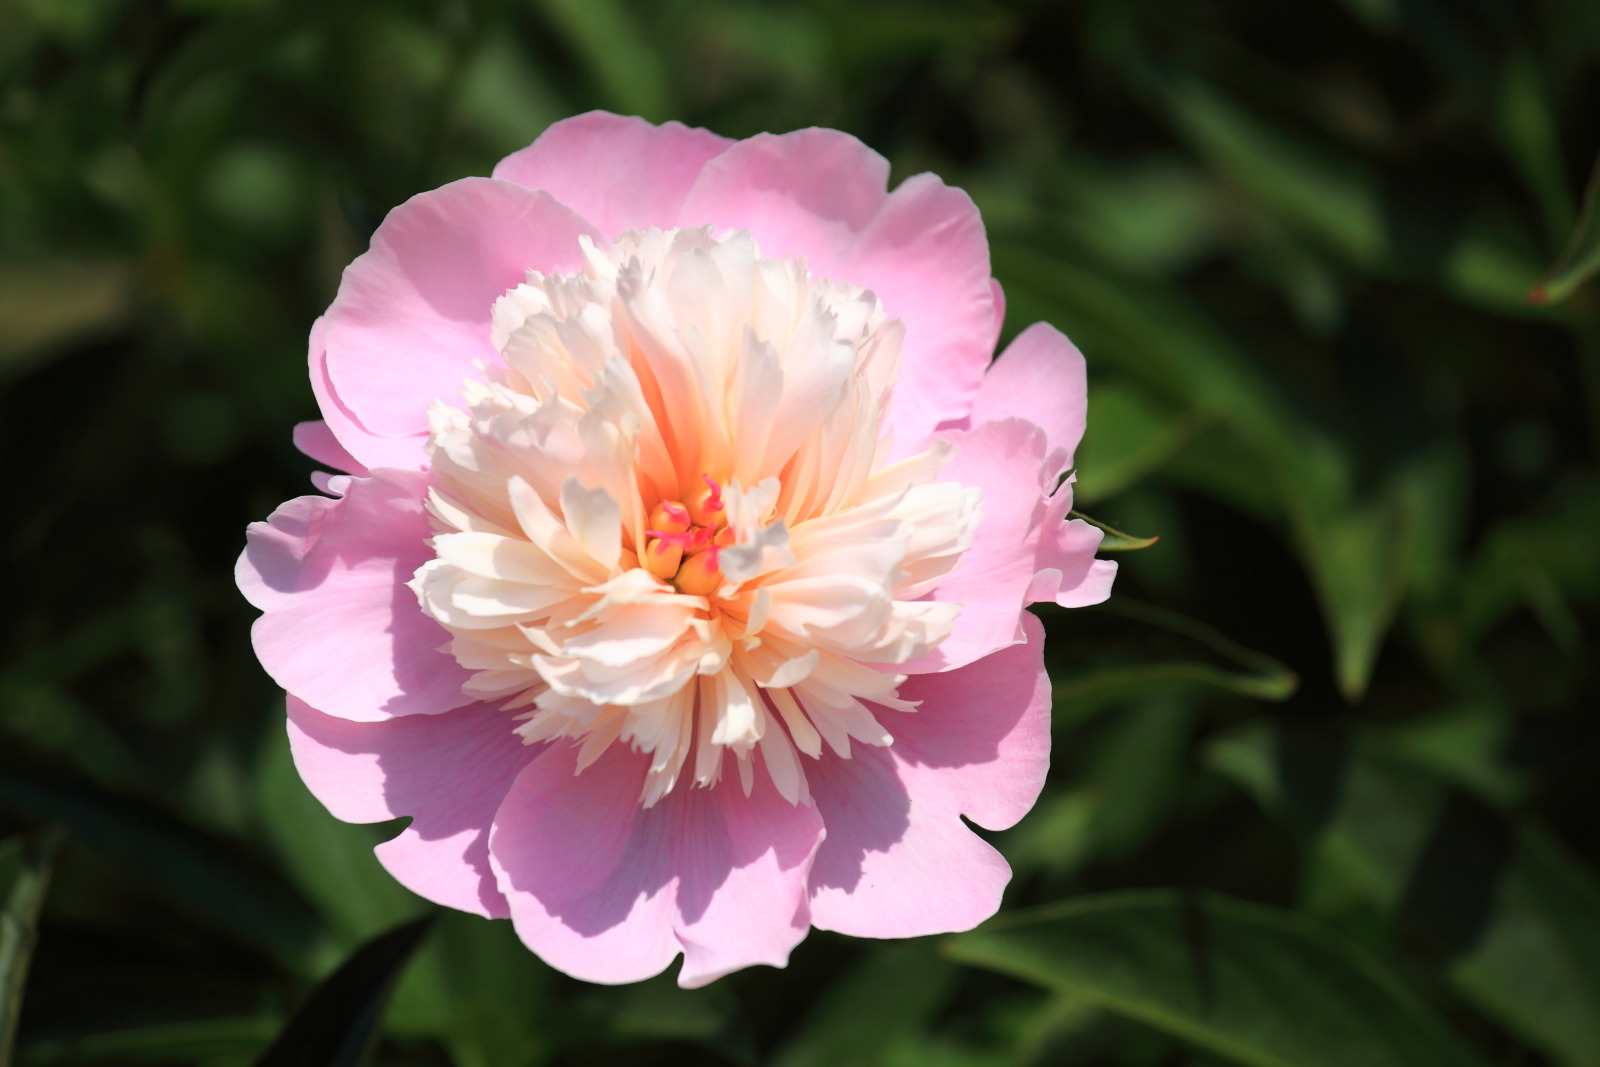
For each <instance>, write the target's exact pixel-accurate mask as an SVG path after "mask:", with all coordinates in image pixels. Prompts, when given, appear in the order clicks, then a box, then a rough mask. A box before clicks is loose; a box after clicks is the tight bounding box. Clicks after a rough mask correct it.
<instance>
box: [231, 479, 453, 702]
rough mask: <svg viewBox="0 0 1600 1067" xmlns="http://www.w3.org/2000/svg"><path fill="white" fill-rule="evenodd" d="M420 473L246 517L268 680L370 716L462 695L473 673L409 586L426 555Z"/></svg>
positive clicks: (249, 580) (250, 592)
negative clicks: (449, 648) (448, 647)
mask: <svg viewBox="0 0 1600 1067" xmlns="http://www.w3.org/2000/svg"><path fill="white" fill-rule="evenodd" d="M424 491H425V482H424V479H423V477H422V475H420V474H412V473H407V472H401V471H380V472H378V474H377V475H375V476H373V477H371V478H353V479H350V480H349V482H348V483H347V488H346V493H345V496H344V498H343V499H340V500H330V499H327V498H325V497H301V498H299V499H297V500H291V501H289V502H288V503H287V504H284V505H283V506H282V507H280V508H279V509H278V510H277V511H275V512H273V514H272V516H271V517H270V518H268V519H267V521H266V522H258V523H252V524H251V526H250V529H249V535H248V542H247V544H246V547H245V550H244V554H243V555H241V556H240V557H239V563H238V566H237V568H236V570H235V575H236V577H237V579H238V582H239V588H240V589H241V590H243V591H244V593H245V596H246V597H248V598H249V599H250V601H251V603H253V604H255V605H256V607H258V608H261V609H262V610H263V611H264V612H265V614H264V615H262V616H261V618H259V619H257V620H256V623H255V626H254V628H253V629H252V630H251V637H252V640H253V641H254V644H255V649H256V655H257V656H258V657H259V658H260V660H261V664H262V666H263V667H265V668H266V670H267V673H268V674H270V675H272V678H273V680H274V681H276V682H277V683H278V684H279V685H281V686H283V687H284V688H285V689H287V690H288V691H289V692H291V693H293V694H295V695H296V696H298V697H300V698H301V699H303V700H305V701H306V702H307V703H308V704H311V705H312V706H313V707H316V708H319V709H320V710H322V711H325V712H327V713H328V714H330V715H336V716H339V717H341V718H346V719H352V720H355V721H358V722H370V721H376V720H381V719H388V718H393V717H394V716H397V715H415V714H432V713H437V712H441V711H447V710H449V709H451V708H456V707H460V706H461V705H463V704H466V703H468V701H469V698H467V697H466V696H463V695H462V692H461V686H462V684H463V683H465V682H466V680H467V678H468V677H469V674H468V672H467V671H465V670H463V669H462V668H461V667H460V666H458V665H457V664H456V662H455V660H454V659H452V658H451V657H450V656H449V655H448V654H446V653H444V652H441V651H439V648H440V646H441V645H443V644H444V643H445V640H446V634H445V632H444V630H443V629H441V628H440V626H439V624H438V623H436V622H434V621H433V620H432V619H430V618H428V617H427V616H426V615H424V614H423V613H422V611H421V609H420V608H419V607H418V606H417V601H416V597H415V596H413V595H412V593H411V591H410V590H409V589H407V588H406V587H405V584H404V583H405V582H406V580H407V579H408V578H410V576H411V574H412V573H413V572H414V571H415V570H416V569H417V568H418V567H419V566H421V565H422V563H423V562H424V561H426V560H427V559H428V558H429V557H430V556H431V554H432V553H431V552H430V550H429V549H428V546H427V543H426V540H427V538H428V536H429V534H430V533H431V530H430V529H429V526H428V520H427V517H426V515H425V514H424V512H423V508H422V494H423V493H424Z"/></svg>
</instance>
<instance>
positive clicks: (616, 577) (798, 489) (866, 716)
mask: <svg viewBox="0 0 1600 1067" xmlns="http://www.w3.org/2000/svg"><path fill="white" fill-rule="evenodd" d="M584 255H585V268H584V270H583V271H581V272H579V273H576V274H570V275H541V274H538V273H534V272H530V273H529V275H528V281H527V283H526V284H524V285H520V286H518V287H517V288H515V289H513V290H511V291H510V292H508V293H506V294H505V295H504V296H502V297H501V298H500V299H499V301H497V302H496V305H495V308H494V334H493V340H494V343H495V347H496V348H497V349H498V350H499V352H500V355H501V361H500V362H499V363H496V364H485V365H484V367H483V368H482V377H481V378H480V379H474V380H471V381H468V382H467V383H466V385H465V387H464V389H463V394H462V400H463V406H462V407H452V406H449V405H446V404H444V403H442V402H441V403H439V404H436V405H435V407H434V409H433V410H432V412H431V413H430V416H431V418H430V423H431V429H430V434H429V450H430V453H431V455H432V459H433V463H432V468H431V469H432V472H433V478H434V487H433V490H432V493H431V495H430V499H429V508H430V510H431V512H432V514H433V518H434V522H435V528H436V530H437V534H436V536H435V537H434V539H433V548H434V551H435V554H436V558H435V559H433V560H431V561H429V562H428V563H426V564H424V565H423V567H422V568H421V569H419V570H418V571H417V574H416V576H415V578H414V579H413V581H412V583H411V585H412V588H413V589H414V590H415V591H416V593H417V596H418V599H419V602H420V603H421V605H422V608H423V610H424V611H425V612H426V613H427V614H428V615H430V616H431V617H432V618H434V619H435V620H437V621H438V622H439V623H440V624H441V625H442V626H443V627H444V628H445V629H446V630H447V631H448V632H449V634H450V646H449V647H450V651H451V652H452V654H454V656H455V657H456V659H457V660H458V661H459V662H460V663H461V664H462V665H463V666H465V667H467V668H469V669H470V670H472V671H473V672H474V673H473V676H472V679H471V681H470V682H469V683H468V685H467V687H466V691H467V692H468V693H469V694H471V695H472V696H475V697H477V698H479V699H482V700H485V701H490V702H494V703H498V704H499V705H501V706H503V707H505V708H506V709H508V710H509V711H511V712H512V713H513V714H514V715H515V717H516V718H515V728H516V729H517V730H518V732H519V733H521V735H522V736H523V738H524V739H525V740H527V741H528V742H530V743H534V742H550V743H574V744H577V745H579V746H580V750H579V766H580V768H581V767H585V766H587V765H588V764H589V763H591V762H593V760H595V759H596V758H598V757H599V755H600V754H601V753H602V752H604V751H606V750H607V749H608V748H609V747H610V746H611V745H613V744H619V743H620V744H624V745H627V746H629V747H631V748H632V749H634V750H635V751H637V752H640V753H642V754H645V755H647V756H648V766H647V769H646V772H645V783H644V786H643V791H642V795H641V800H642V802H643V803H645V804H646V805H649V804H653V803H655V802H656V801H657V800H659V799H660V797H662V796H664V795H665V794H666V793H667V792H669V791H670V790H672V789H673V788H676V787H677V786H678V785H679V783H680V780H681V779H683V778H685V777H687V778H688V779H690V780H691V781H692V783H693V784H694V785H696V786H700V787H711V786H713V785H715V784H716V783H717V782H718V781H719V780H720V779H721V777H722V775H723V773H724V769H725V768H729V767H731V768H733V769H735V770H736V771H737V773H738V776H739V778H740V781H741V784H742V785H743V786H744V788H745V789H746V790H749V789H750V788H751V787H752V784H753V781H754V775H755V773H756V772H757V769H758V768H764V771H765V773H766V774H768V775H769V776H770V777H771V780H772V782H773V783H774V785H775V786H776V787H777V789H778V790H779V792H780V793H781V794H782V795H783V796H785V797H787V798H788V799H789V800H790V801H791V802H794V803H800V802H804V801H805V800H806V798H807V796H808V793H807V788H806V776H805V771H804V764H803V759H802V757H803V758H806V759H820V758H824V755H825V752H826V753H829V754H831V756H832V757H833V758H848V757H849V756H850V753H851V745H852V743H862V744H869V745H885V744H888V743H889V742H890V741H891V740H892V737H891V734H890V732H889V730H888V729H887V728H886V726H885V722H886V721H888V720H889V719H890V718H891V717H892V715H893V714H897V713H904V712H909V711H912V710H914V707H913V705H911V704H909V703H907V702H905V701H902V700H900V699H899V698H898V696H897V695H896V691H897V689H898V687H899V685H900V684H901V682H903V681H904V680H905V676H904V675H903V674H899V673H896V672H895V671H894V669H893V668H894V667H895V666H896V665H898V664H903V663H906V662H907V661H909V660H911V659H914V658H916V657H918V656H921V655H924V654H925V653H927V652H929V651H931V650H932V649H933V648H934V647H935V646H937V645H938V643H939V642H940V641H941V640H943V639H944V637H945V636H946V635H947V634H948V633H949V630H950V627H951V625H952V624H953V623H954V619H955V613H956V610H957V609H956V608H955V607H954V606H952V605H948V604H942V603H935V602H932V601H929V600H926V599H924V594H926V593H927V592H928V591H929V590H931V589H932V588H933V587H934V586H936V585H937V584H938V582H939V580H940V579H942V577H943V576H944V575H945V574H947V573H948V572H949V571H950V569H951V568H952V567H953V566H954V565H955V563H956V561H957V559H958V558H959V557H960V554H961V553H962V552H963V551H964V550H965V549H966V547H967V545H968V544H969V543H970V540H971V534H972V529H973V527H974V526H975V524H976V522H977V518H978V511H977V500H976V490H971V489H967V488H964V487H963V486H961V485H959V484H957V483H954V482H940V481H938V480H937V476H938V472H939V470H940V469H941V468H942V467H943V465H944V463H945V462H946V460H947V459H948V458H949V455H950V454H951V449H950V446H949V445H947V444H944V443H943V442H935V443H934V445H933V446H932V447H931V448H930V449H929V450H928V451H926V452H923V453H921V454H919V455H916V456H911V457H909V458H905V459H899V460H896V461H893V462H890V460H889V455H890V442H889V440H888V437H887V435H886V434H885V433H883V432H882V427H883V422H884V419H885V416H886V413H887V411H888V405H889V402H890V398H891V395H892V389H893V385H894V380H895V375H896V373H897V370H898V362H899V346H900V338H901V333H902V331H901V327H900V324H899V322H898V321H896V320H893V319H890V318H889V317H888V316H887V315H886V314H885V312H884V310H883V308H882V306H881V305H880V304H879V302H878V300H877V298H876V297H874V296H873V295H872V294H871V293H870V292H867V291H865V290H863V289H861V288H860V287H858V286H851V285H846V284H840V283H836V282H831V281H828V280H826V279H822V278H818V277H816V276H815V275H813V274H811V273H810V272H809V270H808V269H807V267H806V264H805V263H804V261H801V260H792V259H776V260H775V259H763V258H761V257H760V255H759V253H758V252H757V250H756V248H755V245H754V242H752V241H751V239H750V237H749V235H748V234H745V233H742V232H741V233H735V234H731V235H728V236H725V237H722V238H716V237H714V236H713V235H712V234H711V232H710V231H709V230H708V229H697V230H673V231H665V232H663V231H657V230H651V231H648V232H645V233H628V234H625V235H624V236H623V237H622V238H620V239H619V240H618V241H617V242H616V244H615V245H614V246H613V247H612V248H611V249H610V250H609V251H601V250H600V249H597V248H595V247H594V246H592V245H590V244H587V243H585V245H584Z"/></svg>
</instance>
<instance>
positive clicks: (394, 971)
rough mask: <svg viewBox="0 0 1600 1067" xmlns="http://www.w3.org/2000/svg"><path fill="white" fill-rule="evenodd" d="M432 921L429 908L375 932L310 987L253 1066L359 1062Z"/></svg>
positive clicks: (339, 1066)
mask: <svg viewBox="0 0 1600 1067" xmlns="http://www.w3.org/2000/svg"><path fill="white" fill-rule="evenodd" d="M432 926H433V915H432V914H431V913H430V914H429V915H427V916H424V917H423V918H421V919H415V920H413V921H411V922H408V923H405V924H403V925H401V926H397V927H395V928H394V929H392V930H389V931H388V932H386V933H382V934H379V935H378V936H377V937H374V938H373V939H372V940H370V941H368V942H367V943H366V944H364V945H362V946H361V947H360V948H358V949H356V951H355V952H354V953H353V954H352V955H351V956H350V958H349V959H347V960H345V962H344V964H343V965H342V966H340V968H339V969H338V970H337V971H334V972H333V974H331V975H329V976H328V977H327V978H325V979H324V980H323V982H322V984H321V985H319V986H317V988H316V989H314V990H312V991H311V995H310V996H309V997H307V998H306V1000H305V1003H303V1004H301V1005H300V1008H299V1010H297V1011H296V1012H295V1013H294V1018H292V1019H290V1020H289V1024H288V1025H287V1026H285V1027H284V1028H283V1031H282V1032H281V1033H280V1034H279V1035H278V1038H277V1040H276V1041H274V1042H273V1043H272V1046H271V1047H270V1048H268V1049H267V1051H266V1052H265V1053H263V1054H262V1056H261V1058H260V1059H259V1060H257V1061H256V1067H357V1065H358V1064H360V1063H362V1062H364V1060H365V1057H366V1055H367V1052H368V1051H369V1049H370V1048H371V1046H372V1045H373V1043H374V1042H375V1041H376V1040H377V1037H378V1033H379V1030H380V1024H381V1023H382V1021H383V1012H384V1009H385V1008H386V1007H387V1006H388V1003H389V993H390V992H391V991H392V990H393V989H394V985H395V982H397V981H398V980H399V978H400V972H401V971H403V970H404V969H405V965H406V964H407V963H408V962H410V960H411V956H412V953H414V952H415V951H416V949H417V947H418V946H419V945H421V944H422V940H423V938H424V937H426V936H427V933H428V931H429V930H430V929H431V928H432Z"/></svg>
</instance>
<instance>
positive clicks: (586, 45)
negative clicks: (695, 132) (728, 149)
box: [539, 0, 677, 122]
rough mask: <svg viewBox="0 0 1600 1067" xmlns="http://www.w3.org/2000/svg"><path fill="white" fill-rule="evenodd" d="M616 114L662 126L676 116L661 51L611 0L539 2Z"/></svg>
mask: <svg viewBox="0 0 1600 1067" xmlns="http://www.w3.org/2000/svg"><path fill="white" fill-rule="evenodd" d="M539 6H540V7H541V8H543V9H544V13H545V16H546V17H547V18H549V19H550V21H551V22H552V23H554V24H555V26H556V28H557V29H558V30H559V32H560V33H561V34H562V35H563V36H564V37H565V38H566V39H567V43H568V45H569V46H570V47H571V48H572V50H573V51H574V52H575V53H576V54H577V55H578V56H579V57H580V58H581V59H582V61H583V62H584V63H585V64H586V65H587V66H588V67H589V68H590V69H591V71H592V72H593V74H594V77H595V80H596V82H598V84H599V86H600V88H601V90H602V91H603V92H604V93H605V94H606V95H607V96H608V97H609V98H610V100H611V102H612V103H613V104H614V105H615V106H616V108H617V110H619V111H622V112H624V113H627V114H634V115H641V116H643V117H645V118H648V119H651V120H652V121H656V122H662V121H665V120H666V119H669V118H671V117H673V115H674V114H675V112H676V111H677V108H676V105H675V104H674V102H673V98H672V92H671V90H670V88H669V87H668V83H667V71H666V68H665V67H664V66H663V64H662V54H661V52H660V51H659V50H658V49H656V48H655V47H652V42H651V41H649V40H648V39H647V38H646V35H645V34H644V33H643V32H641V27H640V26H638V25H637V16H636V15H635V14H634V12H633V9H631V8H630V7H628V6H625V5H623V4H621V3H619V2H617V0H540V4H539Z"/></svg>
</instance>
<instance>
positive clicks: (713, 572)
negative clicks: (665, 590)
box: [672, 548, 722, 596]
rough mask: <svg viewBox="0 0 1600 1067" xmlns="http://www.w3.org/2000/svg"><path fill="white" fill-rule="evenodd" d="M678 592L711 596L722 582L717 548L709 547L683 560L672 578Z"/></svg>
mask: <svg viewBox="0 0 1600 1067" xmlns="http://www.w3.org/2000/svg"><path fill="white" fill-rule="evenodd" d="M672 582H673V584H674V585H676V586H677V587H678V592H680V593H687V594H688V595H690V596H710V595H711V594H713V593H715V592H716V591H717V587H718V586H720V585H721V584H722V568H721V567H719V566H717V550H716V549H715V548H708V549H706V550H705V551H704V552H697V553H695V554H694V555H692V556H690V557H689V558H688V559H686V560H684V561H683V566H681V567H679V568H678V575H677V577H675V578H674V579H673V580H672Z"/></svg>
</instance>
